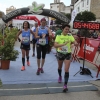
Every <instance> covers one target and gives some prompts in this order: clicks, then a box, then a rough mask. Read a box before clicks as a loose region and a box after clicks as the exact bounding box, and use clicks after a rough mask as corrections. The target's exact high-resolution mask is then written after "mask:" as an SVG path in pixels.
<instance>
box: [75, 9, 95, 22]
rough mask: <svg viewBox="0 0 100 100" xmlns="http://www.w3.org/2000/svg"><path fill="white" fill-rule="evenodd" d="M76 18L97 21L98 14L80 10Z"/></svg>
mask: <svg viewBox="0 0 100 100" xmlns="http://www.w3.org/2000/svg"><path fill="white" fill-rule="evenodd" d="M75 20H79V21H85V22H87V21H95V20H96V15H95V14H94V13H92V12H90V11H84V12H80V13H78V14H77V16H76V17H75Z"/></svg>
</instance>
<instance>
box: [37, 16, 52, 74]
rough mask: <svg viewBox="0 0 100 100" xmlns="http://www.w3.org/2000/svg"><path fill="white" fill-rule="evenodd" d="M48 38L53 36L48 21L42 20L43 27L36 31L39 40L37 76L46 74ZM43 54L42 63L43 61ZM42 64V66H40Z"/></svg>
mask: <svg viewBox="0 0 100 100" xmlns="http://www.w3.org/2000/svg"><path fill="white" fill-rule="evenodd" d="M48 36H52V32H51V30H50V29H49V28H48V27H46V19H45V18H43V19H41V26H40V27H39V28H37V29H36V38H37V65H38V69H37V73H36V74H37V75H39V74H40V72H41V73H44V71H43V66H44V63H45V56H46V52H47V44H48ZM41 53H42V62H41V61H40V60H41ZM40 64H41V65H40Z"/></svg>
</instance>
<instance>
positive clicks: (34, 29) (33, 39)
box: [32, 22, 38, 57]
mask: <svg viewBox="0 0 100 100" xmlns="http://www.w3.org/2000/svg"><path fill="white" fill-rule="evenodd" d="M37 27H38V23H37V22H36V23H35V27H34V28H32V31H33V32H36V28H37ZM36 41H37V39H36V38H35V37H34V35H33V36H32V44H33V55H32V56H33V57H34V56H35V46H36Z"/></svg>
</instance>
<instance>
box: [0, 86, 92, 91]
mask: <svg viewBox="0 0 100 100" xmlns="http://www.w3.org/2000/svg"><path fill="white" fill-rule="evenodd" d="M89 86H93V85H79V86H68V88H73V87H89ZM46 88H47V89H48V88H52V89H54V88H55V89H56V88H62V87H40V88H20V89H0V90H3V91H5V90H6V91H7V90H16V91H17V90H39V89H46Z"/></svg>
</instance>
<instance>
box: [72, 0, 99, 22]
mask: <svg viewBox="0 0 100 100" xmlns="http://www.w3.org/2000/svg"><path fill="white" fill-rule="evenodd" d="M74 10H75V11H76V12H77V13H79V12H83V11H91V12H93V13H94V14H95V15H96V20H97V21H100V12H99V10H100V0H77V1H76V2H75V4H74Z"/></svg>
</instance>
